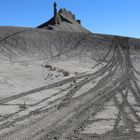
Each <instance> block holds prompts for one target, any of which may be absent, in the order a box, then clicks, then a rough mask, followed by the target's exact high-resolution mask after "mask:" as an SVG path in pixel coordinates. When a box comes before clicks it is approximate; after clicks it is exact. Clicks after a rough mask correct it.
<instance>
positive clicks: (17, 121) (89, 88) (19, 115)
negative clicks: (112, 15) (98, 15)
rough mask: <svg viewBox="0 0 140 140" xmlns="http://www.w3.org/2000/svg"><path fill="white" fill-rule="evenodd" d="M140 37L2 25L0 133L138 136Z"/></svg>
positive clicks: (36, 138)
mask: <svg viewBox="0 0 140 140" xmlns="http://www.w3.org/2000/svg"><path fill="white" fill-rule="evenodd" d="M139 54H140V40H139V39H134V38H128V37H120V36H110V35H101V34H93V33H66V32H61V31H45V30H41V29H33V28H17V27H0V140H126V139H127V140H139V139H140V71H139V70H140V55H139Z"/></svg>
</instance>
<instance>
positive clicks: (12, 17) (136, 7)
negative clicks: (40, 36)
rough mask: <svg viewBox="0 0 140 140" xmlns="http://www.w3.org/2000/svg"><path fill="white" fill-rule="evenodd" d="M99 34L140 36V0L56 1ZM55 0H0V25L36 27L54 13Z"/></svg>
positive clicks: (59, 5)
mask: <svg viewBox="0 0 140 140" xmlns="http://www.w3.org/2000/svg"><path fill="white" fill-rule="evenodd" d="M56 2H57V3H58V9H59V8H61V7H62V8H66V9H68V10H70V11H72V12H73V13H74V14H75V15H76V17H77V18H78V19H81V21H82V25H83V26H85V27H86V28H88V29H89V30H91V31H92V32H96V33H104V34H115V35H124V36H131V37H137V38H140V0H56ZM53 3H54V0H0V26H22V27H36V26H37V25H39V24H41V23H43V22H45V21H47V20H48V19H50V18H51V17H52V15H53V7H52V6H53Z"/></svg>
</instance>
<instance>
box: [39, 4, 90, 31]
mask: <svg viewBox="0 0 140 140" xmlns="http://www.w3.org/2000/svg"><path fill="white" fill-rule="evenodd" d="M56 7H57V4H56V3H54V16H53V17H52V18H51V19H50V20H49V21H47V22H45V23H43V24H41V25H39V26H38V27H37V28H41V29H48V30H56V31H69V32H85V33H88V32H89V31H88V30H87V29H85V28H84V27H82V25H81V21H80V20H77V19H76V18H75V15H74V14H73V13H72V12H70V11H68V10H66V9H65V8H63V9H62V8H61V9H60V10H59V12H57V8H56Z"/></svg>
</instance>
